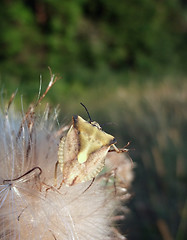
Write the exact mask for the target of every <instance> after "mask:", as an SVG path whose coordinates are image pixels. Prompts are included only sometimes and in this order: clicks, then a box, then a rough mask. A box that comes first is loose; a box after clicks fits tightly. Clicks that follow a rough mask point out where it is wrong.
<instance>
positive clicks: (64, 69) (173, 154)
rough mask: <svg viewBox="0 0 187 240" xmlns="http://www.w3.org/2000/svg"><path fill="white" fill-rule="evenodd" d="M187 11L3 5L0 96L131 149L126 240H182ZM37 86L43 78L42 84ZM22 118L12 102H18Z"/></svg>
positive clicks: (173, 2)
mask: <svg viewBox="0 0 187 240" xmlns="http://www.w3.org/2000/svg"><path fill="white" fill-rule="evenodd" d="M186 7H187V4H186V1H184V0H165V1H161V0H159V1H153V0H152V1H151V0H123V1H122V0H121V1H120V0H118V1H112V0H93V1H88V0H69V1H67V0H66V1H65V0H62V1H57V0H43V1H42V0H38V1H37V0H25V1H24V0H1V7H0V32H1V34H0V86H1V89H4V90H3V92H4V93H5V94H6V95H7V96H10V95H11V93H12V92H14V91H15V89H17V88H18V93H19V94H23V101H24V103H25V104H28V103H29V102H30V101H33V99H34V97H35V96H37V92H38V89H39V79H40V78H42V81H43V83H42V89H45V87H46V86H47V84H48V82H49V78H50V76H49V70H48V66H50V67H51V69H52V71H53V72H54V73H58V75H59V76H61V77H62V78H61V79H60V80H59V81H58V82H57V83H56V84H55V85H54V87H53V88H52V89H51V91H50V92H49V94H48V95H47V97H46V98H45V99H44V102H45V101H46V102H47V101H50V102H51V103H52V104H53V106H56V105H57V104H58V103H60V109H61V113H60V114H61V115H60V121H61V123H62V122H63V123H69V121H70V119H71V116H72V115H73V114H79V115H81V116H83V117H84V118H87V116H86V113H85V111H84V109H83V108H82V107H81V106H80V105H79V102H83V103H84V104H85V105H86V106H87V108H88V109H89V111H90V114H91V116H92V118H93V119H94V120H96V121H97V122H99V123H100V124H101V126H103V128H104V130H105V131H107V132H109V133H111V134H113V135H114V136H115V137H116V138H117V139H118V144H119V147H120V146H121V147H122V146H123V145H125V144H126V143H127V142H128V141H132V144H131V146H132V147H133V148H135V149H136V151H132V152H131V156H132V158H133V160H134V162H135V163H136V168H135V180H134V182H133V186H132V188H131V192H132V198H131V201H130V202H129V203H128V206H129V208H130V209H131V213H130V214H129V216H128V217H127V218H126V219H125V221H124V222H120V223H119V226H118V227H119V228H121V230H122V231H123V232H124V233H126V234H127V237H128V239H129V240H137V239H145V240H150V239H153V240H154V239H155V240H158V239H163V240H173V239H177V240H182V239H185V237H186V234H187V232H186V229H187V226H186V222H187V201H186V192H187V184H186V183H187V159H186V158H187V81H186V80H187V76H186V74H187V60H186V59H187V8H186ZM41 76H42V77H41ZM16 104H17V106H18V108H20V106H21V103H20V98H19V97H17V98H16Z"/></svg>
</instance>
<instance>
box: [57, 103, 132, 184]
mask: <svg viewBox="0 0 187 240" xmlns="http://www.w3.org/2000/svg"><path fill="white" fill-rule="evenodd" d="M82 105H83V104H82ZM83 106H84V105H83ZM84 107H85V106H84ZM85 109H86V107H85ZM86 111H87V109H86ZM87 113H88V111H87ZM88 116H89V118H90V115H89V113H88ZM115 143H116V140H115V138H114V137H113V136H112V135H110V134H108V133H105V132H104V131H102V129H101V127H100V125H99V124H98V123H97V122H95V121H91V119H90V122H88V121H85V120H84V119H83V118H82V117H80V116H77V115H75V116H73V117H72V126H71V127H70V129H69V131H68V133H67V135H66V136H65V137H63V138H62V139H61V141H60V143H59V149H58V162H57V163H56V167H55V180H56V178H57V177H56V175H57V166H58V165H59V166H60V169H61V171H62V173H63V180H62V182H61V185H62V184H63V183H64V184H65V185H67V186H72V185H74V184H76V183H81V182H86V181H89V180H91V179H94V178H95V177H96V176H97V175H98V174H99V173H100V172H101V170H102V169H103V167H104V165H105V157H106V155H107V153H108V151H109V150H110V147H111V146H113V149H112V150H110V151H116V152H127V151H128V149H122V150H120V149H118V148H117V147H116V146H115V145H114V144H115ZM61 185H60V187H61Z"/></svg>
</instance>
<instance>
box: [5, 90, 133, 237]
mask: <svg viewBox="0 0 187 240" xmlns="http://www.w3.org/2000/svg"><path fill="white" fill-rule="evenodd" d="M40 91H41V90H40ZM12 105H13V103H12ZM11 108H12V106H10V109H8V110H7V111H6V110H1V112H0V240H18V239H19V240H40V239H42V240H48V239H50V240H111V239H125V238H124V237H123V236H122V235H120V234H119V233H118V232H117V230H114V229H116V228H115V227H114V225H113V218H114V216H115V212H116V211H117V210H118V208H119V207H120V204H121V199H124V198H125V196H126V191H124V189H126V187H127V185H129V183H130V181H131V175H130V174H132V169H130V168H128V171H127V172H128V174H129V176H130V177H129V179H130V180H128V179H126V180H124V182H123V181H122V180H121V178H122V177H123V174H121V173H120V175H118V172H117V171H116V169H117V168H118V167H117V165H116V166H115V171H114V172H116V176H115V177H113V175H112V171H113V170H112V166H111V165H110V164H109V166H110V167H109V169H110V171H111V173H110V172H107V173H104V174H102V175H101V176H99V177H98V178H96V180H95V181H94V182H93V184H92V185H91V186H90V187H89V185H90V183H91V182H86V183H80V184H76V185H74V186H71V187H66V186H64V185H62V187H61V189H59V190H58V189H57V188H54V187H53V186H54V168H55V163H56V161H57V151H58V144H59V141H60V137H61V136H62V135H63V134H65V133H64V129H66V127H65V128H62V127H61V128H60V126H59V124H58V122H57V115H58V110H57V109H56V110H55V111H54V113H51V112H50V109H49V107H48V106H47V107H46V109H45V111H44V113H43V115H41V114H40V116H37V114H36V113H35V107H30V110H28V111H27V112H26V113H24V114H16V113H13V111H11ZM116 154H117V153H116ZM114 155H115V153H112V154H111V156H114ZM122 155H123V154H122ZM122 155H121V156H122ZM118 156H120V155H118V154H117V155H116V156H115V157H116V160H115V161H117V158H118ZM112 158H113V159H114V157H112ZM112 158H111V159H112ZM112 161H114V160H112ZM121 161H122V160H120V162H121ZM107 162H108V163H110V158H108V160H107ZM127 162H128V164H129V161H126V160H124V161H123V164H126V163H127ZM120 164H121V163H120ZM123 164H121V166H122V165H123ZM111 176H112V179H113V180H112V181H110V179H111ZM119 177H120V181H119V180H118V179H119ZM124 179H125V178H124ZM61 181H62V174H61V172H60V171H58V186H59V185H60V182H61ZM128 181H129V182H128ZM112 182H116V184H113V183H112ZM121 182H123V183H121ZM127 182H128V183H127ZM85 190H86V191H85ZM115 232H116V233H115ZM119 236H120V237H119Z"/></svg>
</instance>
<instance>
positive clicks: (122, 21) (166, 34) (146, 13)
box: [0, 0, 187, 84]
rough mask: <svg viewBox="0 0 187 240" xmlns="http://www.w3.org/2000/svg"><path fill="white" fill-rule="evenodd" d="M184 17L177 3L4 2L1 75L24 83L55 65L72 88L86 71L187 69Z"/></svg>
mask: <svg viewBox="0 0 187 240" xmlns="http://www.w3.org/2000/svg"><path fill="white" fill-rule="evenodd" d="M185 14H186V10H185V8H183V5H182V2H180V1H174V0H167V1H148V0H133V1H120V0H119V1H118V2H115V1H109V0H95V1H88V0H76V1H74V0H72V1H57V0H54V1H51V0H40V1H36V0H32V1H31V0H27V1H24V0H14V1H5V0H3V1H1V9H0V30H1V35H0V45H1V49H0V72H1V74H2V75H6V74H7V75H8V76H9V77H11V76H13V77H15V76H17V77H19V78H20V79H21V81H22V82H23V81H31V80H32V79H33V78H34V79H35V78H36V74H38V73H42V74H43V72H44V71H46V69H47V66H50V67H51V68H52V69H53V71H54V72H58V73H60V74H62V73H63V74H65V75H66V76H67V79H68V80H67V81H68V83H70V84H71V83H72V82H75V81H79V82H80V83H82V79H80V78H79V79H77V75H76V74H77V71H79V72H81V70H82V71H86V72H89V76H88V78H89V77H90V76H91V75H92V74H93V73H94V72H95V71H98V70H99V71H100V69H102V68H104V69H108V72H111V71H127V72H129V71H133V72H141V73H146V74H148V73H149V74H150V73H151V74H152V73H161V72H163V71H166V69H167V70H168V71H169V70H170V69H171V68H172V69H176V70H177V71H182V70H186V69H185V64H184V62H185V60H186V52H187V49H186V44H185V39H186V31H185V26H186V22H185ZM26 76H27V77H26ZM28 76H29V78H28ZM91 83H94V82H92V81H88V80H87V84H91ZM83 84H84V82H83Z"/></svg>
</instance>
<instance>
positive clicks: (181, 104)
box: [7, 75, 187, 240]
mask: <svg viewBox="0 0 187 240" xmlns="http://www.w3.org/2000/svg"><path fill="white" fill-rule="evenodd" d="M104 77H106V76H103V78H104ZM110 78H111V80H110V81H108V82H107V80H106V79H102V78H100V80H99V79H98V80H97V83H96V84H94V82H93V83H92V84H91V85H89V84H80V83H79V81H73V82H72V83H71V84H70V83H68V82H67V81H66V79H65V77H64V78H62V79H61V80H59V82H57V83H56V84H55V86H54V87H53V88H52V89H51V91H50V92H49V94H48V95H47V97H48V99H47V98H46V99H45V101H48V100H49V99H50V102H53V103H54V104H57V103H59V104H60V108H61V117H60V119H59V120H60V121H61V122H64V121H65V123H68V122H70V121H71V116H72V115H73V114H79V115H81V116H82V117H84V118H85V119H86V118H87V114H86V112H85V110H84V109H83V108H82V107H81V106H80V105H79V103H80V102H83V103H84V104H85V105H86V106H87V108H88V109H89V111H90V114H91V117H92V119H93V120H96V121H97V122H99V124H101V126H102V127H103V128H104V130H105V131H106V132H109V133H111V134H113V135H114V136H115V137H116V138H117V140H118V146H119V147H123V145H125V144H126V143H127V142H128V141H132V148H135V149H136V151H132V152H131V153H130V154H131V156H132V158H133V160H134V162H135V163H136V169H135V176H136V178H135V181H134V184H133V188H132V193H133V198H132V200H131V202H130V203H129V207H130V209H131V214H130V215H129V217H128V219H126V220H125V222H124V225H121V228H122V229H123V227H124V226H125V227H124V229H127V228H128V233H127V237H128V238H129V239H131V240H137V239H145V240H146V239H149V240H150V239H152V240H154V239H155V240H158V239H163V240H173V239H177V240H182V239H185V236H186V234H187V232H186V228H185V225H186V219H187V206H186V203H185V202H186V193H187V184H186V183H187V159H186V158H187V147H186V146H187V81H186V80H187V79H185V78H183V79H182V78H181V79H180V78H178V79H176V78H174V77H173V78H170V77H166V78H162V79H160V80H159V82H157V83H156V82H155V81H152V80H151V79H150V81H149V79H146V83H142V81H136V79H133V76H131V78H130V79H129V80H128V81H126V80H125V79H124V81H126V84H124V81H123V79H122V76H121V78H120V79H121V80H119V79H115V75H112V76H110ZM112 78H113V79H112ZM93 79H94V78H93ZM93 79H91V80H90V81H92V80H93ZM47 83H48V80H47V81H46V79H44V81H43V89H45V84H47ZM11 87H12V86H11ZM13 87H14V86H13ZM38 88H39V78H38V81H37V80H36V81H35V82H33V83H32V82H29V83H28V84H26V86H25V85H22V84H20V89H19V93H23V101H24V102H25V103H27V102H29V101H31V100H33V99H32V96H35V95H36V91H37V89H38ZM14 90H15V89H14ZM10 92H11V88H10V89H9V90H8V93H7V95H9V93H10ZM16 101H17V105H18V106H20V98H19V97H18V98H16ZM43 105H44V104H43Z"/></svg>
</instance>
